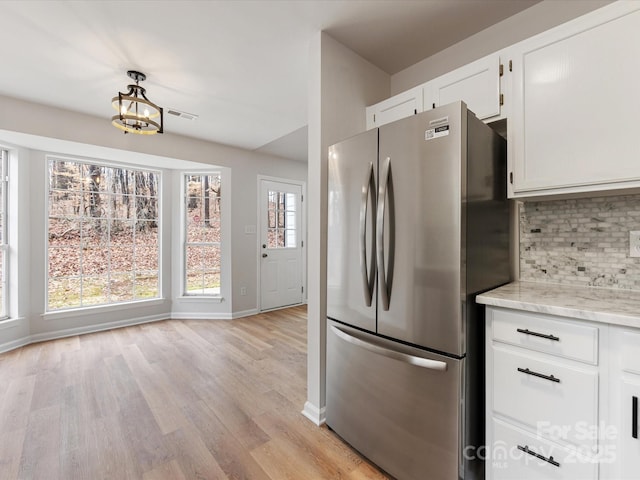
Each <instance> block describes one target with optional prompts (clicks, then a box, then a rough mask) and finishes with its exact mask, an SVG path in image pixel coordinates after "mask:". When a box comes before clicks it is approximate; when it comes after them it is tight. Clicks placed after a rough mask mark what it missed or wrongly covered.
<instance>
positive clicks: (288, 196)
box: [267, 190, 297, 248]
mask: <svg viewBox="0 0 640 480" xmlns="http://www.w3.org/2000/svg"><path fill="white" fill-rule="evenodd" d="M268 202H269V203H268V209H269V212H268V216H269V218H268V220H269V224H268V231H267V241H268V246H269V248H296V247H297V245H296V194H295V193H288V192H276V191H273V190H269V199H268Z"/></svg>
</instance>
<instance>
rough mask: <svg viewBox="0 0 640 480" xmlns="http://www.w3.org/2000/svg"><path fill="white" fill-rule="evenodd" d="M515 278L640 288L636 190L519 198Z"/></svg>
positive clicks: (639, 221)
mask: <svg viewBox="0 0 640 480" xmlns="http://www.w3.org/2000/svg"><path fill="white" fill-rule="evenodd" d="M519 215H520V280H528V281H535V282H550V283H564V284H572V285H583V286H596V287H607V288H626V289H633V290H640V258H632V257H629V231H631V230H640V195H620V196H615V197H595V198H582V199H571V200H554V201H544V202H525V203H522V204H520V211H519Z"/></svg>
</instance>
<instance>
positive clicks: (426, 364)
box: [331, 325, 447, 371]
mask: <svg viewBox="0 0 640 480" xmlns="http://www.w3.org/2000/svg"><path fill="white" fill-rule="evenodd" d="M331 330H333V333H335V334H336V335H337V336H338V337H339V338H341V339H342V340H344V341H345V342H349V343H351V344H352V345H356V346H358V347H361V348H364V349H366V350H369V351H370V352H373V353H376V354H378V355H382V356H384V357H388V358H392V359H394V360H399V361H400V362H404V363H409V364H411V365H415V366H416V367H422V368H428V369H430V370H440V371H446V370H447V364H446V363H445V362H439V361H438V360H430V359H428V358H422V357H416V356H415V355H408V354H406V353H402V352H397V351H395V350H389V349H388V348H384V347H380V346H379V345H374V344H372V343H369V342H365V341H364V340H360V339H359V338H356V337H353V336H351V335H349V334H348V333H347V332H345V331H343V330H341V329H339V328H337V327H335V326H333V325H331Z"/></svg>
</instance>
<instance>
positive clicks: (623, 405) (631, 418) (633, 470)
mask: <svg viewBox="0 0 640 480" xmlns="http://www.w3.org/2000/svg"><path fill="white" fill-rule="evenodd" d="M633 377H635V378H630V379H625V380H622V382H621V386H620V392H621V395H620V403H619V404H618V408H619V411H620V424H619V425H618V429H617V430H618V431H617V435H618V449H617V450H618V455H617V458H616V461H617V462H619V468H620V476H619V478H620V479H625V480H626V479H629V480H631V479H637V478H638V476H639V475H640V421H639V420H638V415H639V414H640V376H635V375H634V376H633Z"/></svg>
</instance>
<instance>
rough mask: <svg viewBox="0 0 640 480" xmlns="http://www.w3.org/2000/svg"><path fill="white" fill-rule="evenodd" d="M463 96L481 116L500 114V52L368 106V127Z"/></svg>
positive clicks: (489, 117) (487, 116)
mask: <svg viewBox="0 0 640 480" xmlns="http://www.w3.org/2000/svg"><path fill="white" fill-rule="evenodd" d="M458 100H462V101H463V102H465V103H466V104H467V107H469V109H470V110H471V111H472V112H473V113H475V114H476V116H477V117H478V118H480V119H481V120H484V119H490V120H497V119H498V118H500V114H501V104H502V96H501V94H500V56H499V55H498V54H494V55H489V56H488V57H485V58H481V59H480V60H477V61H475V62H473V63H470V64H468V65H465V66H464V67H460V68H458V69H456V70H453V71H452V72H449V73H447V74H445V75H442V76H441V77H438V78H435V79H433V80H431V81H429V82H426V83H423V84H422V85H419V86H417V87H415V88H412V89H411V90H407V91H406V92H402V93H399V94H398V95H395V96H393V97H391V98H388V99H387V100H384V101H382V102H380V103H376V104H375V105H371V106H370V107H367V109H366V115H367V130H370V129H372V128H375V127H380V126H381V125H384V124H385V123H389V122H393V121H395V120H399V119H401V118H405V117H408V116H410V115H414V114H416V113H420V112H423V111H426V110H431V109H432V108H436V107H439V106H441V105H447V104H448V103H452V102H457V101H458Z"/></svg>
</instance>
